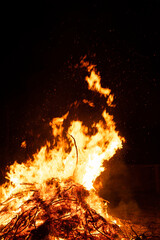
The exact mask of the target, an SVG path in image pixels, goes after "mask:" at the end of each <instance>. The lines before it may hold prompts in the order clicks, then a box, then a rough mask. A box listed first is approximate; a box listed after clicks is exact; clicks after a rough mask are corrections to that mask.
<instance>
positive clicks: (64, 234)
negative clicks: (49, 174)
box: [0, 179, 123, 240]
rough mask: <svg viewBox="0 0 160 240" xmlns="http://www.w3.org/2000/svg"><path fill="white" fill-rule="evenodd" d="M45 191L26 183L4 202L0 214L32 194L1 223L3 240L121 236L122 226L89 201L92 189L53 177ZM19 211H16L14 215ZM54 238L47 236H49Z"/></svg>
mask: <svg viewBox="0 0 160 240" xmlns="http://www.w3.org/2000/svg"><path fill="white" fill-rule="evenodd" d="M43 191H45V194H43V196H42V192H41V190H40V189H37V188H36V185H34V184H24V190H23V191H22V192H17V193H15V194H13V195H12V196H11V197H10V198H8V199H7V200H6V201H5V202H3V203H1V210H0V215H1V216H3V215H5V214H6V213H7V211H8V210H9V209H10V211H11V209H12V206H14V204H15V202H16V201H18V200H19V199H21V198H24V197H26V196H27V195H30V197H29V198H28V199H27V200H26V201H25V202H23V203H22V205H20V206H19V208H18V209H14V211H13V213H12V214H13V215H12V218H11V219H10V221H9V222H8V223H7V224H4V225H2V226H0V239H5V240H10V239H18V240H21V239H37V236H38V239H55V238H57V239H61V238H63V239H70V240H72V239H93V240H98V239H108V240H109V239H120V238H121V237H122V236H123V233H122V231H121V230H120V228H119V227H118V225H116V224H114V223H111V222H109V221H107V220H106V219H104V218H103V217H102V216H100V215H99V214H98V213H97V212H96V211H95V210H94V209H92V208H91V207H90V206H89V205H88V204H87V202H86V200H85V199H86V197H88V195H89V191H87V190H85V189H84V187H83V186H82V185H80V184H77V183H74V182H73V181H72V180H67V181H65V182H60V181H59V180H58V179H52V180H50V181H48V182H47V183H45V186H43ZM14 212H15V214H14ZM49 236H50V238H47V237H49Z"/></svg>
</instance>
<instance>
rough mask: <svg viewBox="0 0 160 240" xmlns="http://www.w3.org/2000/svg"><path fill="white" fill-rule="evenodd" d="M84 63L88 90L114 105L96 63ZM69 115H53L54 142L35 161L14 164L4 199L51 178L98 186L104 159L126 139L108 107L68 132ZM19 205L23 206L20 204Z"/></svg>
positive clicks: (0, 195)
mask: <svg viewBox="0 0 160 240" xmlns="http://www.w3.org/2000/svg"><path fill="white" fill-rule="evenodd" d="M81 66H82V67H86V68H87V70H88V73H89V74H90V75H89V76H87V77H86V78H85V81H86V82H87V83H88V89H89V90H92V91H96V92H98V93H99V94H100V96H103V97H105V98H106V102H107V104H108V106H112V102H113V99H114V96H113V94H111V90H110V89H109V88H102V86H101V78H100V74H99V73H97V72H96V69H95V66H94V65H89V63H88V62H87V61H85V60H84V59H83V60H82V61H81ZM83 103H85V104H88V105H89V106H90V107H92V108H93V107H94V106H95V103H92V102H90V101H88V100H86V99H84V100H83ZM68 116H69V112H67V113H66V114H64V115H63V116H62V117H57V118H53V120H52V122H51V123H50V126H51V127H52V134H53V139H54V141H53V145H51V143H49V142H48V143H46V145H45V146H43V147H41V149H40V150H39V152H38V153H35V154H34V156H33V160H31V159H29V160H28V161H27V162H26V163H21V164H19V163H17V162H15V163H14V164H13V165H11V166H10V171H9V172H8V173H7V176H6V178H7V179H8V182H7V183H5V184H4V185H2V186H1V187H0V201H4V200H5V199H6V198H8V197H9V196H10V195H11V194H12V193H15V192H18V191H20V190H21V189H23V184H24V183H25V184H30V183H35V184H36V185H38V186H39V187H40V186H41V187H42V189H43V184H44V183H45V182H46V181H47V180H48V179H51V178H58V179H60V180H65V179H68V178H70V177H71V178H73V180H74V181H75V182H77V183H79V184H81V185H83V186H84V187H85V188H86V189H87V190H91V189H93V188H94V187H93V184H94V182H95V179H96V178H97V177H98V176H99V175H100V174H101V173H102V172H103V171H104V166H103V162H104V161H105V160H107V161H109V159H110V158H111V157H112V156H113V155H114V154H115V153H116V151H117V149H120V148H122V143H123V142H124V138H122V137H121V136H120V135H119V132H118V131H116V125H115V122H114V120H113V116H111V115H110V114H109V113H107V112H106V110H103V112H102V115H101V116H100V119H99V121H97V122H93V123H92V124H91V125H90V127H88V126H86V125H85V123H83V122H82V121H80V120H73V121H71V122H70V123H69V127H68V128H67V131H66V129H65V127H64V125H65V124H64V123H65V121H68ZM71 136H72V138H73V139H74V140H75V141H73V139H72V138H71ZM75 142H76V146H75ZM25 144H26V143H25ZM76 147H77V149H78V159H77V156H76V149H75V148H76ZM21 201H23V199H21ZM17 204H18V206H20V203H17Z"/></svg>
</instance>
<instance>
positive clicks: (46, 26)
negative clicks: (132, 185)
mask: <svg viewBox="0 0 160 240" xmlns="http://www.w3.org/2000/svg"><path fill="white" fill-rule="evenodd" d="M33 2H34V3H33ZM104 2H105V4H104ZM104 2H101V1H92V3H88V2H87V1H80V2H78V3H77V1H75V3H74V4H73V3H71V2H67V1H65V3H63V2H61V1H59V3H56V4H55V1H43V3H42V2H41V1H40V2H38V1H37V3H35V1H31V2H29V1H26V2H25V1H21V3H20V2H19V3H15V2H14V1H10V2H6V3H4V4H3V6H1V11H2V15H1V29H0V31H1V46H0V47H1V60H2V64H1V67H2V70H1V88H0V91H1V92H0V107H1V123H0V132H1V134H0V161H1V172H0V174H1V177H2V176H4V171H5V167H6V166H7V165H10V164H11V163H13V162H14V161H15V160H16V159H17V160H18V161H19V162H21V161H24V160H25V159H27V158H28V157H29V156H30V155H31V154H32V153H33V152H35V151H36V149H37V148H38V147H40V146H41V145H43V144H44V142H45V141H46V139H48V138H49V126H48V123H49V121H50V120H51V119H52V118H53V117H55V116H61V115H62V114H64V113H65V112H66V109H67V108H68V107H69V106H70V104H71V103H72V102H73V101H75V100H76V99H82V98H83V97H85V94H86V85H85V84H84V85H83V84H82V83H81V80H82V79H83V76H81V75H80V74H81V73H80V72H77V71H76V70H75V68H74V66H75V65H76V64H79V61H80V58H81V57H82V56H85V55H87V57H88V60H89V61H90V62H92V63H94V64H96V65H97V69H98V71H100V73H101V77H102V85H103V86H104V87H109V88H110V89H111V90H112V93H114V94H115V103H116V107H115V108H114V109H112V110H111V113H112V114H113V115H114V117H115V121H116V123H117V129H119V130H120V132H121V135H123V136H124V137H125V138H126V144H125V146H124V150H123V151H124V161H125V162H126V163H128V164H139V163H141V164H156V163H159V151H158V146H159V134H160V127H159V126H160V120H159V119H160V117H159V116H160V107H159V100H160V99H159V81H160V68H159V64H160V45H159V43H160V27H159V22H160V14H159V13H160V2H159V1H158V0H152V1H149V0H146V1H104ZM80 79H81V80H80ZM24 140H26V142H27V149H26V150H25V151H24V150H23V149H21V148H20V145H21V142H22V141H24Z"/></svg>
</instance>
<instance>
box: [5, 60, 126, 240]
mask: <svg viewBox="0 0 160 240" xmlns="http://www.w3.org/2000/svg"><path fill="white" fill-rule="evenodd" d="M81 67H83V68H86V69H87V70H88V73H89V76H87V77H86V78H85V81H86V82H87V83H88V89H89V90H91V91H94V92H97V94H99V97H103V98H105V99H106V105H107V106H109V107H113V106H114V105H113V104H112V103H113V99H114V96H113V94H111V90H110V89H108V88H102V86H101V78H100V75H99V73H97V71H96V68H95V66H94V65H90V64H89V63H88V62H87V61H85V60H84V59H82V61H81ZM75 104H77V103H75ZM83 104H87V105H88V106H89V107H91V108H94V107H95V103H93V102H91V101H89V100H87V99H84V100H83ZM68 116H69V112H67V113H66V114H64V115H63V116H62V117H57V118H54V119H53V120H52V122H51V123H50V126H51V127H52V134H53V143H52V144H51V143H49V142H47V143H46V145H45V146H43V147H41V149H40V150H39V152H37V153H36V154H34V156H33V159H29V160H28V161H27V162H26V163H21V164H19V163H17V162H15V163H14V164H13V165H11V166H10V170H9V172H8V173H7V175H6V178H7V182H6V183H5V184H4V185H2V186H1V187H0V202H1V203H0V239H1V240H2V239H3V240H4V239H5V240H9V239H12V240H13V239H17V240H20V239H25V240H26V239H28V240H31V239H32V240H35V239H55V240H56V239H57V240H58V239H69V240H72V239H87V240H89V239H90V240H92V239H93V240H98V239H101V240H103V239H108V240H109V239H127V237H126V236H125V234H124V233H123V231H122V230H121V228H120V226H119V225H118V224H117V223H116V221H115V220H114V219H113V218H112V217H111V216H109V215H108V213H107V201H106V200H104V199H102V198H100V197H99V196H98V194H97V191H96V189H95V188H94V182H95V180H96V178H97V177H98V176H99V175H100V174H101V173H102V172H103V171H104V166H103V162H104V161H109V159H110V158H111V157H113V155H114V154H115V153H116V151H117V149H120V148H122V143H123V142H124V141H125V140H124V138H123V137H121V136H120V135H119V132H118V131H117V130H116V125H115V122H114V120H113V116H112V115H110V114H109V113H108V112H107V111H106V109H105V108H103V109H102V115H101V116H100V119H99V121H96V122H92V123H91V125H90V126H86V125H85V123H84V122H82V121H80V120H72V121H71V122H70V123H69V124H67V126H68V127H67V130H66V127H64V126H65V125H66V124H65V123H66V122H67V120H68ZM26 144H27V143H25V142H24V143H23V144H22V146H24V147H25V146H26Z"/></svg>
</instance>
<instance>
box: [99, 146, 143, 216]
mask: <svg viewBox="0 0 160 240" xmlns="http://www.w3.org/2000/svg"><path fill="white" fill-rule="evenodd" d="M124 152H125V150H120V151H117V154H116V155H115V156H114V157H113V158H112V159H111V160H110V161H109V162H106V163H105V167H106V170H105V171H104V172H103V173H102V174H101V176H100V177H99V178H98V179H97V183H96V185H97V186H98V185H100V184H99V183H101V189H100V190H99V195H100V196H101V197H103V198H104V199H106V200H107V201H109V204H108V212H109V214H111V215H112V216H116V217H118V218H121V219H131V218H132V220H133V219H137V217H138V215H139V214H140V211H141V210H140V208H139V206H138V203H137V201H136V199H135V196H134V192H133V189H132V187H131V181H134V179H133V176H132V175H131V174H130V171H129V167H128V166H127V165H126V164H125V162H124V159H123V158H124Z"/></svg>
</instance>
